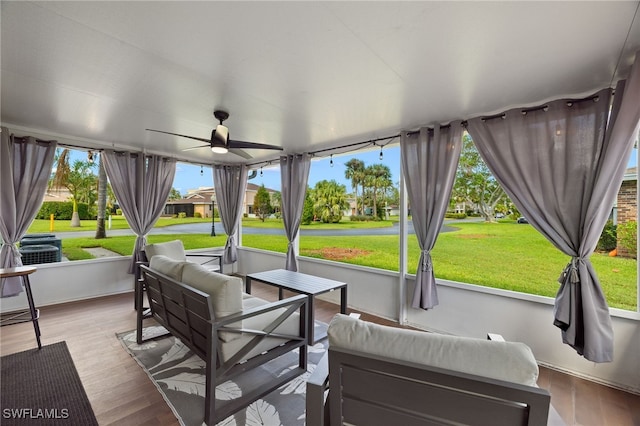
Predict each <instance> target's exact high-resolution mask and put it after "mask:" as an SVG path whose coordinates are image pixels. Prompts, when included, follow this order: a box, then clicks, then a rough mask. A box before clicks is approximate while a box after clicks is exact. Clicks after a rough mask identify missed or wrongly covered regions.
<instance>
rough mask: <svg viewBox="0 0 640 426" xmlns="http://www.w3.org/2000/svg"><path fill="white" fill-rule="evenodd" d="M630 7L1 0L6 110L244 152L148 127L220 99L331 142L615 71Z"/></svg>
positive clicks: (95, 132) (255, 118) (464, 112)
mask: <svg viewBox="0 0 640 426" xmlns="http://www.w3.org/2000/svg"><path fill="white" fill-rule="evenodd" d="M637 8H638V2H614V1H602V2H262V1H260V2H9V1H2V3H1V13H2V14H1V27H2V28H1V37H2V38H1V43H2V44H1V48H2V51H1V52H2V58H1V60H2V62H1V72H2V75H1V90H2V91H1V96H2V103H1V121H2V124H3V125H5V126H8V127H9V128H10V129H11V130H12V131H14V132H15V133H18V134H33V135H36V136H41V137H47V138H54V139H58V140H59V141H60V142H62V143H67V144H73V145H79V146H84V147H87V148H100V147H111V146H113V147H116V148H124V149H128V148H135V149H144V150H146V152H149V153H162V154H168V155H171V156H174V157H176V158H178V159H181V160H187V161H191V162H195V163H204V164H211V163H212V162H241V161H246V160H244V159H242V158H241V157H238V156H235V155H233V154H225V155H215V154H213V153H211V151H210V150H208V149H205V148H203V149H198V150H192V151H181V150H182V149H184V148H187V147H192V146H195V145H198V144H199V143H198V142H196V141H193V140H189V139H185V138H179V137H174V136H168V135H161V134H156V133H151V132H146V131H145V130H144V129H145V128H154V129H160V130H165V131H169V132H175V133H181V134H188V135H193V136H197V137H204V138H208V137H209V136H210V132H211V129H212V128H213V127H214V125H215V124H216V121H215V119H214V118H213V116H212V112H213V110H214V109H224V110H227V111H228V112H229V113H230V114H231V116H230V118H229V119H228V120H227V121H226V122H225V125H227V126H228V127H229V131H230V134H231V138H232V139H239V140H245V141H253V142H264V143H269V144H275V145H280V146H282V147H283V148H284V150H285V152H287V153H296V152H303V151H309V150H317V149H322V148H328V147H335V146H338V145H342V144H348V143H353V142H358V141H362V140H368V139H373V138H377V137H383V136H388V135H393V134H397V133H398V132H399V131H400V130H403V129H406V130H413V129H416V128H418V127H419V126H421V125H427V124H432V123H435V122H440V123H446V122H448V121H450V120H454V119H467V118H470V117H473V116H478V115H483V114H491V113H495V112H499V111H502V110H504V109H507V108H509V107H511V106H525V105H534V104H537V103H540V102H544V101H545V100H548V99H552V98H556V97H559V96H565V95H574V96H575V95H582V94H588V93H591V92H594V91H595V90H596V89H599V88H602V87H608V86H610V85H611V82H612V80H614V81H615V80H617V79H618V78H622V77H624V76H626V73H627V72H628V70H629V67H630V65H631V63H632V61H633V58H634V53H635V51H636V50H638V49H640V16H639V17H636V20H635V23H634V25H633V27H632V26H631V23H632V21H633V18H634V14H635V13H636V11H637ZM627 35H628V40H627V41H626V43H625V39H627ZM616 68H617V72H616V75H615V76H614V70H616ZM249 152H250V154H252V155H253V156H254V160H250V162H256V161H262V160H269V159H274V158H277V156H278V155H279V153H278V152H277V151H267V150H251V151H249Z"/></svg>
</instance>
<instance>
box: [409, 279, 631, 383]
mask: <svg viewBox="0 0 640 426" xmlns="http://www.w3.org/2000/svg"><path fill="white" fill-rule="evenodd" d="M413 287H414V283H413V281H412V282H410V283H409V288H410V291H409V292H408V293H409V294H412V290H413ZM514 296H515V297H514ZM438 297H439V301H440V304H439V306H437V307H436V308H435V309H431V310H429V311H424V310H418V309H411V308H409V310H408V318H409V323H410V325H414V326H416V327H420V328H424V329H427V330H434V331H440V332H445V333H450V334H456V335H463V336H472V337H479V338H484V337H486V334H487V332H491V333H498V334H502V336H503V337H504V338H505V339H506V340H511V341H520V342H524V343H526V344H527V345H528V346H529V347H531V349H532V350H533V353H534V355H535V357H536V359H537V360H538V362H540V363H541V364H542V365H546V366H549V367H551V368H556V369H559V370H563V371H567V372H570V373H572V374H574V375H577V376H579V377H584V378H587V379H590V380H594V381H597V382H601V383H606V384H609V385H612V386H616V387H619V388H622V389H626V390H630V391H633V392H635V393H640V315H639V314H637V313H630V312H626V313H623V312H622V311H620V310H612V311H615V313H614V314H613V315H612V316H611V319H612V323H613V329H614V361H613V362H611V363H600V364H596V363H594V362H591V361H587V360H586V359H584V358H583V357H581V356H579V355H577V353H576V352H575V351H574V350H573V349H572V348H571V347H569V346H568V345H565V344H563V343H562V336H561V333H560V329H559V328H557V327H555V326H554V325H553V299H551V298H548V297H542V296H528V295H522V294H518V293H513V292H508V291H503V290H495V289H486V288H478V287H476V286H471V285H468V284H459V283H440V285H438ZM516 297H517V298H516ZM625 317H626V318H625Z"/></svg>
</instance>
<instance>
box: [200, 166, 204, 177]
mask: <svg viewBox="0 0 640 426" xmlns="http://www.w3.org/2000/svg"><path fill="white" fill-rule="evenodd" d="M200 176H204V170H202V166H200Z"/></svg>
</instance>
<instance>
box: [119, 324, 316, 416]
mask: <svg viewBox="0 0 640 426" xmlns="http://www.w3.org/2000/svg"><path fill="white" fill-rule="evenodd" d="M163 333H166V330H165V329H164V328H163V327H160V326H154V327H147V328H145V329H144V333H143V335H144V337H145V338H147V337H152V336H157V335H160V334H163ZM117 336H118V338H119V339H120V341H121V342H122V344H123V346H124V347H125V349H126V350H127V351H128V352H129V353H130V354H131V355H132V356H133V357H134V359H135V360H136V361H137V362H138V364H140V366H141V367H142V368H143V369H144V370H145V371H146V372H147V374H148V375H149V377H150V378H151V380H152V381H153V383H154V384H155V385H156V387H157V388H158V390H159V391H160V393H162V395H163V397H164V399H165V400H166V401H167V403H168V404H169V406H171V409H172V410H173V412H174V414H175V415H176V417H177V418H178V420H179V421H180V423H181V424H183V425H185V426H200V425H202V424H203V421H204V394H205V388H204V385H205V377H204V372H205V363H204V361H202V360H201V359H200V358H199V357H198V356H196V355H195V354H193V352H191V350H190V349H189V348H188V347H186V346H185V345H184V344H183V343H182V342H181V341H180V340H179V339H176V338H175V337H173V336H169V337H166V338H162V339H158V340H152V341H149V342H145V343H143V344H142V345H138V344H137V343H136V337H135V330H133V331H129V332H125V333H119V334H118V335H117ZM323 343H324V344H323ZM308 351H309V361H308V369H307V372H306V373H304V374H303V375H301V376H298V377H296V378H295V379H293V380H292V381H290V382H289V383H287V384H285V385H283V386H282V387H280V388H279V389H276V390H275V391H273V392H272V393H270V394H269V395H267V396H265V397H264V398H263V399H259V400H257V401H256V402H254V403H253V404H251V405H249V406H248V407H247V408H246V409H244V410H241V411H239V412H238V413H236V414H235V415H233V416H230V417H228V418H226V419H225V420H223V421H221V422H220V423H218V425H223V426H233V425H237V426H241V425H267V426H280V425H284V426H296V425H304V424H305V393H306V381H307V379H308V377H309V375H310V374H311V373H312V372H313V370H314V369H315V367H316V365H317V363H318V362H319V361H320V359H321V358H322V356H323V355H324V353H325V351H326V340H325V341H324V342H320V343H317V344H315V345H314V346H310V347H309V348H308ZM297 363H298V355H297V353H293V352H292V353H290V354H287V355H285V356H282V357H280V359H276V360H273V361H272V362H269V363H267V364H266V365H264V366H260V367H257V368H255V369H254V370H252V371H251V372H247V373H246V374H241V375H240V376H239V377H236V378H235V379H234V380H233V381H231V380H230V381H227V382H225V383H222V384H221V385H219V386H218V387H217V388H216V400H221V401H224V400H230V399H234V398H237V397H238V396H240V395H242V391H243V389H244V388H247V386H249V385H250V384H251V383H252V382H253V381H255V380H256V377H257V375H259V376H260V377H264V375H271V376H273V377H277V376H278V375H280V374H282V373H283V372H284V371H286V370H287V369H289V368H295V367H297Z"/></svg>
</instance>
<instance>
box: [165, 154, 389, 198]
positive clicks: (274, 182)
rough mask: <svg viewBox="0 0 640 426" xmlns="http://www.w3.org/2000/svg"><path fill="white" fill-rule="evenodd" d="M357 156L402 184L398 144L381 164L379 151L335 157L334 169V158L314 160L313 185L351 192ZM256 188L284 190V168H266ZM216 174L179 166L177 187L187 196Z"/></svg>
mask: <svg viewBox="0 0 640 426" xmlns="http://www.w3.org/2000/svg"><path fill="white" fill-rule="evenodd" d="M353 157H357V158H359V159H360V160H362V161H364V163H365V166H369V165H372V164H377V163H382V164H385V165H387V166H388V167H389V169H390V170H391V179H392V181H393V183H394V184H398V182H399V180H400V148H399V147H398V145H394V146H392V147H388V148H384V149H383V160H382V161H380V150H379V149H378V150H377V151H366V152H365V151H355V152H350V153H347V154H342V155H339V156H338V155H334V156H333V167H331V165H330V161H331V158H330V157H328V156H327V157H323V158H314V159H312V160H311V170H310V171H309V186H311V187H314V186H315V184H316V183H317V182H318V181H321V180H323V179H326V180H332V179H333V180H335V181H336V182H338V183H341V184H343V185H345V186H346V187H347V191H348V192H351V181H349V180H348V179H345V177H344V172H345V166H344V164H345V163H346V162H347V161H349V160H350V159H351V158H353ZM249 182H250V183H255V184H256V185H262V184H264V186H265V187H267V188H271V189H275V190H277V191H279V190H280V167H279V166H278V165H273V166H270V167H265V168H263V169H262V176H260V170H258V174H257V176H256V177H255V178H253V179H252V180H250V181H249ZM212 185H213V175H212V172H211V168H207V167H204V168H203V176H200V167H199V166H193V165H189V164H183V163H180V164H178V169H177V170H176V178H175V181H174V185H173V186H174V188H176V189H177V190H178V191H180V193H181V194H183V195H184V194H186V193H187V190H189V189H196V188H198V187H201V186H212Z"/></svg>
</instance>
